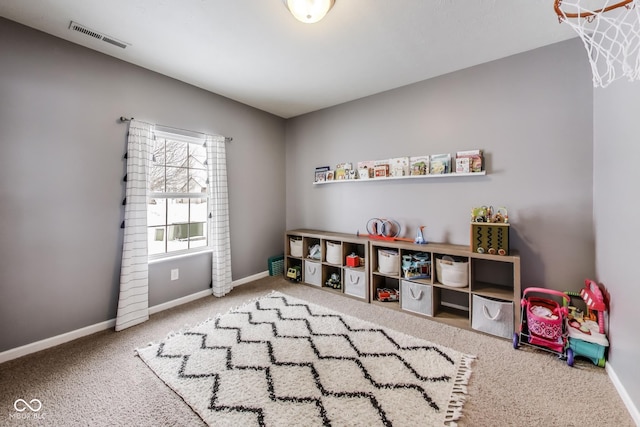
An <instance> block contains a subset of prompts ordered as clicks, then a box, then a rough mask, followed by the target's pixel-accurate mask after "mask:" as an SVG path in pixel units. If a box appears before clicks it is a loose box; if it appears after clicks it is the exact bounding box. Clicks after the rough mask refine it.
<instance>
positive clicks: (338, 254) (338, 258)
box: [327, 242, 342, 265]
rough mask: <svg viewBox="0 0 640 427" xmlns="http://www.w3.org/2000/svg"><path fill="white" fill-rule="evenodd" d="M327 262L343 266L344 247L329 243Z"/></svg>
mask: <svg viewBox="0 0 640 427" xmlns="http://www.w3.org/2000/svg"><path fill="white" fill-rule="evenodd" d="M327 262H328V263H330V264H337V265H342V245H341V244H340V243H333V242H327Z"/></svg>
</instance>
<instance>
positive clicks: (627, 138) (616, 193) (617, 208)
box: [593, 80, 640, 410]
mask: <svg viewBox="0 0 640 427" xmlns="http://www.w3.org/2000/svg"><path fill="white" fill-rule="evenodd" d="M638 110H640V83H638V82H635V83H628V82H626V81H624V80H623V81H618V82H615V83H614V84H612V85H610V86H609V87H607V88H606V89H594V114H593V116H594V155H593V160H594V161H593V165H594V184H595V185H594V212H595V236H596V271H597V277H598V281H600V282H601V283H602V284H603V285H604V286H605V287H606V289H607V291H608V292H609V293H610V295H611V309H610V328H609V340H610V341H611V350H610V352H609V364H610V365H611V367H613V370H614V371H615V372H616V374H617V376H618V378H619V379H620V381H621V382H622V384H623V385H624V387H625V389H626V391H627V393H628V395H629V397H630V399H631V402H635V405H636V410H640V370H638V361H640V345H639V344H638V327H637V324H636V318H637V315H638V301H640V285H639V280H638V270H637V263H638V255H640V251H639V250H638V242H639V241H640V221H638V212H640V200H639V199H638V182H640V168H639V167H638V159H640V144H638V135H640V122H639V121H638Z"/></svg>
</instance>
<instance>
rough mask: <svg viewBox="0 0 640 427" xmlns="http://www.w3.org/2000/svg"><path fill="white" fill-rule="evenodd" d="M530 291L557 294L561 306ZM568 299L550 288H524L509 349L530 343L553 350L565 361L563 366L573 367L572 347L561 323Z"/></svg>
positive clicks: (563, 321) (547, 294)
mask: <svg viewBox="0 0 640 427" xmlns="http://www.w3.org/2000/svg"><path fill="white" fill-rule="evenodd" d="M531 293H535V294H546V296H552V297H560V298H562V303H563V306H560V304H558V302H557V301H555V300H553V299H550V298H542V297H540V296H532V295H530V294H531ZM569 300H570V298H569V296H568V295H566V294H564V293H562V292H559V291H555V290H553V289H545V288H526V289H525V290H524V292H523V293H522V300H521V301H520V306H521V307H522V310H521V315H520V331H519V332H515V333H514V334H513V348H515V349H517V348H518V347H519V346H520V344H521V343H522V344H526V345H531V346H533V347H536V348H540V349H543V350H546V351H549V352H551V353H554V354H556V355H558V357H559V358H560V359H563V360H566V361H567V365H569V366H573V349H571V348H569V346H568V344H567V332H566V327H567V326H566V323H565V319H566V317H567V314H568V309H567V307H566V302H568V301H569Z"/></svg>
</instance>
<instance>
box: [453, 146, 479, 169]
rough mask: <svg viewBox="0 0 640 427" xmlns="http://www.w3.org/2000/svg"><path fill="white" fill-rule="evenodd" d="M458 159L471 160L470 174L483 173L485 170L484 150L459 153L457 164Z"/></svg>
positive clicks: (457, 154)
mask: <svg viewBox="0 0 640 427" xmlns="http://www.w3.org/2000/svg"><path fill="white" fill-rule="evenodd" d="M457 159H469V172H482V170H483V168H484V164H483V163H484V159H483V157H482V150H466V151H458V152H457V153H456V162H457Z"/></svg>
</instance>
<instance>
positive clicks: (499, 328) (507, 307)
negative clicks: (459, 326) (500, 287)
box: [471, 294, 513, 339]
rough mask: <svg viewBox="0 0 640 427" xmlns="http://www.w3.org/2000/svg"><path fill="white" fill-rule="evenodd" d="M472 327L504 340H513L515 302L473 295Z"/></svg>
mask: <svg viewBox="0 0 640 427" xmlns="http://www.w3.org/2000/svg"><path fill="white" fill-rule="evenodd" d="M471 327H472V328H473V329H475V330H477V331H482V332H486V333H488V334H491V335H496V336H498V337H503V338H508V339H510V338H513V302H511V301H499V300H493V299H489V298H485V297H481V296H478V295H475V294H474V295H473V308H472V312H471Z"/></svg>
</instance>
